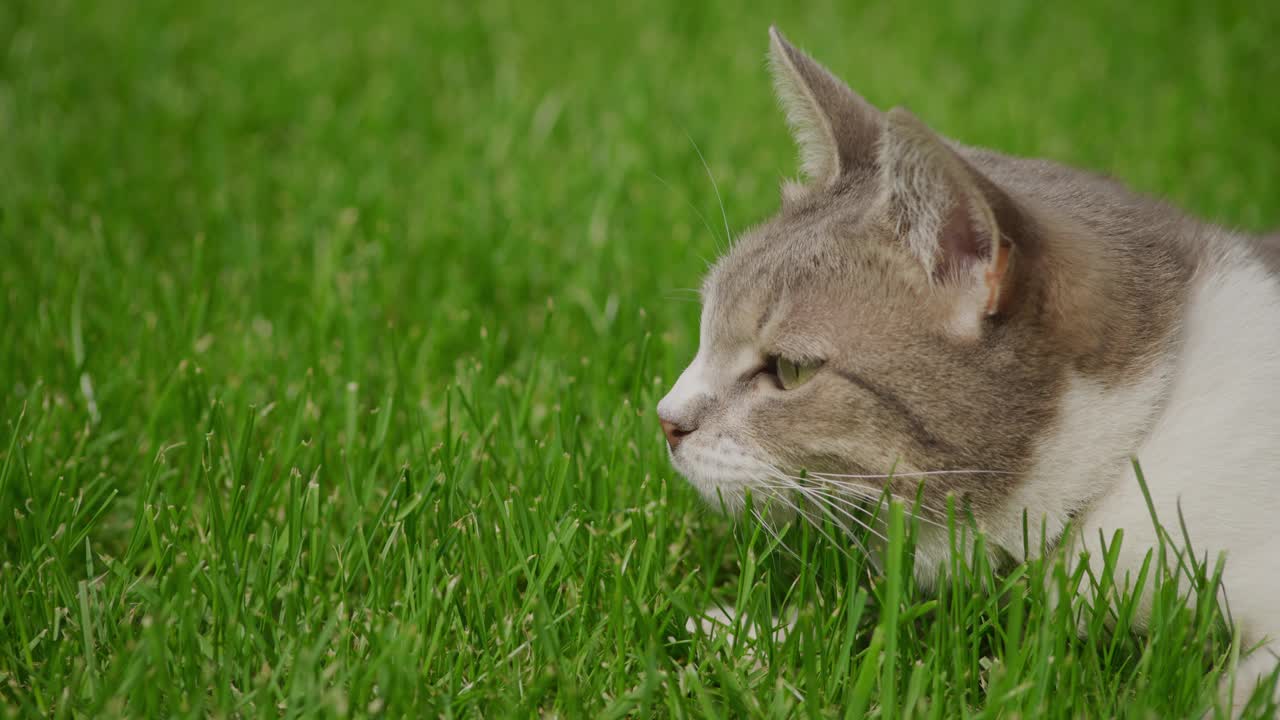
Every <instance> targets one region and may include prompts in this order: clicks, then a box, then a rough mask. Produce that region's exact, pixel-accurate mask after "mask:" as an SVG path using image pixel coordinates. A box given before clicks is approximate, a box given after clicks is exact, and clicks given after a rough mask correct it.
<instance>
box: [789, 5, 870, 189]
mask: <svg viewBox="0 0 1280 720" xmlns="http://www.w3.org/2000/svg"><path fill="white" fill-rule="evenodd" d="M769 65H770V67H771V68H772V70H773V81H774V86H775V88H776V90H777V93H778V99H779V100H780V101H781V103H782V107H783V109H784V110H785V111H786V113H787V122H788V124H790V125H791V130H792V133H793V135H794V136H795V139H796V144H797V145H799V146H800V165H801V168H802V169H803V171H804V174H805V175H807V176H809V178H810V179H812V180H814V181H815V182H818V183H823V184H825V183H829V182H831V181H832V180H834V179H835V178H837V177H839V176H840V175H842V174H844V173H846V172H848V171H849V170H851V169H853V168H855V167H859V166H862V167H871V166H873V165H874V164H875V161H876V143H877V141H878V139H879V138H880V134H881V132H882V131H883V127H884V114H883V113H881V112H880V111H879V110H878V109H876V108H875V106H873V105H871V103H868V102H867V101H866V100H864V99H862V97H861V96H859V95H858V94H857V93H855V92H854V91H853V90H850V89H849V86H848V85H845V84H844V83H843V82H841V81H840V80H839V79H838V78H836V77H835V76H834V75H832V74H831V73H830V72H829V71H828V70H827V69H826V68H824V67H822V66H821V65H819V64H818V63H817V62H816V61H815V60H814V59H813V58H811V57H809V56H808V55H805V54H804V53H803V52H801V51H800V50H797V49H796V48H795V47H794V46H792V45H791V43H788V42H787V39H786V38H784V37H783V36H782V33H781V32H779V31H778V28H776V27H770V28H769Z"/></svg>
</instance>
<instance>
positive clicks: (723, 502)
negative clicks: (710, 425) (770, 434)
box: [669, 436, 795, 522]
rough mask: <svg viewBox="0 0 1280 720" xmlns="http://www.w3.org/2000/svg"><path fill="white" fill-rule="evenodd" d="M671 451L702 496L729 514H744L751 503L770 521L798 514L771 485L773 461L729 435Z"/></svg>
mask: <svg viewBox="0 0 1280 720" xmlns="http://www.w3.org/2000/svg"><path fill="white" fill-rule="evenodd" d="M669 453H670V456H671V464H672V465H673V466H675V468H676V470H677V471H679V472H680V474H681V475H683V476H684V478H685V480H687V481H688V482H689V484H690V485H692V486H693V487H694V489H695V490H697V491H698V494H699V495H701V496H702V499H703V500H704V501H705V502H706V503H707V504H708V505H710V506H711V507H713V508H715V509H718V510H720V511H721V512H723V513H725V514H726V515H741V514H743V513H744V512H746V510H747V508H748V504H750V508H751V510H752V512H753V513H757V514H759V515H760V516H762V517H763V518H765V519H768V520H769V521H771V522H783V521H786V520H788V519H790V518H791V517H792V516H793V515H794V514H795V510H794V508H793V507H790V506H789V502H788V501H786V500H784V499H783V498H782V497H780V496H779V495H778V494H777V492H776V491H774V490H771V488H770V486H771V485H772V484H774V483H773V482H772V478H773V476H774V475H775V474H776V471H775V470H773V467H774V466H773V464H771V463H770V462H768V461H766V460H762V459H760V458H758V457H756V454H755V453H753V452H751V451H750V450H748V449H747V448H746V447H745V446H743V445H742V444H740V443H738V442H736V441H734V440H732V439H730V438H727V437H723V436H722V437H719V438H716V439H715V440H713V441H710V442H705V443H704V442H699V443H698V444H689V443H686V444H685V445H682V446H681V447H680V448H679V449H677V450H669Z"/></svg>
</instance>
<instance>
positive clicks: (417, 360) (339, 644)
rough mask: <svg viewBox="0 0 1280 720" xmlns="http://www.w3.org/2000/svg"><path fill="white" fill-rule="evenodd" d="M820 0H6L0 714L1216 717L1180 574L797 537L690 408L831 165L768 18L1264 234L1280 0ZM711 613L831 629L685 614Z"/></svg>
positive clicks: (837, 63)
mask: <svg viewBox="0 0 1280 720" xmlns="http://www.w3.org/2000/svg"><path fill="white" fill-rule="evenodd" d="M791 5H792V4H787V5H786V6H779V7H776V8H764V7H754V8H741V7H739V6H738V4H737V3H729V2H722V1H719V0H713V2H708V3H686V2H678V1H677V0H659V1H657V2H648V3H635V4H631V5H627V6H624V7H620V8H617V9H616V10H610V11H608V12H606V11H604V10H602V9H591V8H590V7H589V6H588V5H584V4H582V3H572V2H563V3H558V2H534V3H526V2H516V1H515V0H476V1H475V2H465V3H464V2H450V1H448V0H446V1H444V2H406V1H403V0H388V1H387V2H379V3H367V4H358V3H336V2H335V3H318V4H317V3H314V2H301V1H298V2H279V3H253V2H247V1H237V2H222V1H220V0H190V1H189V2H183V3H170V2H160V1H159V0H138V1H136V2H132V3H126V2H119V1H117V0H106V1H103V2H79V3H77V2H71V1H70V0H8V1H7V2H4V3H0V518H3V520H0V522H2V523H3V525H0V552H2V553H3V554H2V555H0V713H2V712H4V711H5V710H7V711H8V713H9V714H10V715H13V716H57V717H67V716H82V717H95V716H122V715H127V716H131V717H144V716H170V715H173V716H230V715H235V716H275V715H283V716H291V717H299V716H306V717H311V716H321V715H345V714H355V715H364V714H369V715H374V714H379V713H383V714H388V715H393V716H400V715H413V716H433V715H445V716H465V715H475V714H483V715H485V716H489V717H509V716H527V715H534V714H537V713H545V714H551V715H560V716H565V717H583V716H591V717H621V716H626V715H634V716H649V715H661V716H668V715H669V716H676V717H684V716H734V717H741V716H747V715H751V716H770V717H772V716H797V715H799V716H809V715H813V716H822V715H828V716H841V715H843V714H845V713H848V714H849V715H852V716H858V715H860V714H862V713H863V712H867V713H870V714H871V715H872V716H878V717H889V718H897V717H934V718H942V717H948V718H949V717H959V716H971V717H1017V716H1021V717H1081V716H1091V717H1104V716H1111V715H1118V716H1124V717H1159V718H1165V717H1179V716H1189V715H1192V716H1193V715H1195V714H1197V713H1199V712H1201V711H1203V710H1204V709H1206V708H1208V707H1209V706H1210V704H1211V703H1212V701H1213V695H1214V692H1213V691H1214V688H1215V686H1216V683H1217V677H1218V675H1219V674H1221V673H1222V672H1225V671H1226V670H1225V669H1227V668H1229V667H1230V666H1231V664H1232V663H1233V662H1235V660H1236V657H1237V656H1238V655H1239V654H1240V653H1242V652H1247V650H1248V649H1247V648H1240V647H1238V646H1236V645H1232V644H1231V642H1230V638H1229V635H1228V634H1227V633H1225V632H1224V631H1223V630H1222V629H1221V625H1222V624H1221V622H1220V618H1218V616H1217V615H1216V614H1215V612H1214V611H1213V609H1212V607H1211V604H1210V603H1201V604H1199V605H1198V606H1196V607H1191V608H1188V607H1187V606H1186V604H1185V603H1183V602H1181V601H1180V600H1179V599H1178V597H1177V592H1176V588H1175V586H1174V584H1173V583H1167V582H1163V580H1162V578H1163V577H1164V574H1163V573H1161V572H1157V568H1158V563H1156V564H1154V565H1153V568H1152V570H1151V571H1150V572H1149V573H1148V574H1147V575H1146V576H1145V577H1144V578H1143V581H1144V582H1145V583H1147V584H1148V586H1150V585H1152V584H1155V585H1156V588H1157V589H1156V591H1155V597H1156V603H1155V610H1154V614H1153V619H1152V630H1151V632H1150V633H1149V634H1147V635H1144V636H1139V635H1137V634H1135V633H1134V632H1132V631H1131V629H1130V623H1131V621H1132V618H1133V608H1132V604H1131V603H1128V602H1127V601H1124V600H1121V601H1120V603H1119V608H1118V609H1116V610H1108V609H1106V607H1099V608H1094V607H1091V606H1090V605H1089V603H1087V602H1086V600H1084V599H1082V598H1083V596H1076V595H1075V594H1074V593H1073V592H1072V588H1074V587H1078V586H1082V585H1087V584H1088V583H1090V582H1102V583H1104V584H1105V583H1107V582H1109V581H1110V580H1112V579H1109V578H1105V577H1104V578H1094V579H1090V578H1084V577H1080V576H1079V575H1078V574H1072V573H1068V572H1067V571H1065V570H1063V569H1062V568H1060V567H1059V568H1055V567H1053V566H1051V565H1045V566H1042V565H1040V564H1038V563H1036V564H1032V565H1029V566H1025V567H1021V568H1017V569H1014V570H1013V571H1011V572H1007V573H999V574H997V573H995V572H993V571H992V569H991V568H990V567H988V566H987V565H986V564H985V563H984V562H976V563H963V562H959V561H956V562H955V567H954V568H953V574H954V576H955V577H954V578H953V579H952V580H951V581H949V582H948V583H946V584H944V585H943V586H942V587H941V588H940V590H939V591H938V592H937V593H936V594H930V593H925V592H922V591H921V590H920V589H918V588H916V587H915V586H914V584H913V583H912V582H910V580H909V579H908V578H909V576H910V575H909V574H910V558H909V557H908V556H906V554H905V553H906V549H905V548H906V547H907V546H908V545H909V541H910V538H909V535H910V533H909V532H907V530H909V527H908V528H905V529H904V531H903V532H900V533H896V534H895V535H894V542H895V546H894V549H893V551H891V552H890V553H889V554H888V557H887V562H886V565H885V572H883V573H879V572H876V571H874V569H872V568H870V567H869V566H867V565H866V564H865V563H864V562H863V561H862V560H861V559H860V558H859V557H858V556H857V555H856V554H855V553H849V552H848V549H847V548H846V547H845V546H844V545H843V544H837V543H833V542H831V541H829V540H828V539H826V538H824V537H823V536H822V534H820V533H818V532H816V531H813V530H811V529H805V528H793V529H791V530H790V531H789V532H788V533H787V534H786V536H785V537H784V540H785V541H786V543H787V545H788V547H789V548H790V550H791V552H794V553H795V554H796V555H799V556H800V558H801V560H797V558H796V557H794V556H793V555H791V554H790V553H789V552H787V551H785V550H783V549H782V548H780V547H777V546H776V543H774V542H770V538H769V536H768V535H767V534H766V533H763V532H762V531H761V530H760V529H759V528H758V527H755V526H752V525H750V524H740V525H735V524H734V523H733V522H732V521H730V520H727V519H724V518H721V517H719V516H718V515H716V514H715V513H712V512H709V511H708V510H706V509H705V508H704V507H703V506H702V505H701V504H700V502H699V501H698V500H697V498H696V497H695V495H694V493H693V492H692V491H691V490H690V489H689V488H687V487H686V486H685V484H684V482H683V481H682V480H681V479H680V478H679V477H677V476H675V474H674V473H673V471H672V470H671V468H670V466H669V464H668V462H667V459H666V455H665V451H664V448H663V445H662V442H661V436H660V433H659V430H658V428H657V424H656V422H655V419H654V416H653V407H654V404H655V403H656V401H657V399H658V398H660V397H661V395H662V393H663V392H664V390H665V388H666V387H667V385H668V384H669V383H670V382H671V381H672V380H673V379H674V378H675V376H676V374H677V373H678V372H679V370H680V368H681V367H682V365H683V363H684V362H686V361H687V360H688V359H689V358H690V357H691V355H692V352H693V350H694V347H695V344H696V338H697V331H696V322H697V305H696V303H693V302H690V300H691V299H692V295H691V294H690V293H688V292H686V290H685V289H687V288H691V287H696V284H697V282H698V279H699V276H700V274H701V273H702V272H703V270H704V268H705V264H704V259H708V258H711V257H713V256H714V255H715V254H716V252H717V247H718V246H723V244H724V241H725V238H724V234H725V232H726V231H725V228H724V226H725V225H726V224H727V225H728V226H729V229H730V230H731V231H734V232H737V231H740V230H741V229H743V228H745V227H747V226H748V225H749V224H750V223H752V222H756V221H758V220H760V219H762V218H764V217H766V216H768V215H769V214H770V213H771V212H772V211H773V210H774V209H775V208H776V206H777V204H778V200H777V182H778V179H779V178H781V177H783V176H790V175H793V174H794V172H795V164H794V152H793V149H792V147H791V144H790V141H789V139H788V137H787V135H786V130H785V126H784V124H783V120H782V118H781V115H780V113H778V112H777V111H776V109H775V107H774V101H773V99H772V97H771V94H770V83H769V79H768V77H767V74H766V71H765V65H764V51H765V47H766V36H765V29H766V28H767V26H768V24H769V23H770V22H778V23H780V25H781V26H782V27H783V28H784V29H785V30H786V31H787V32H788V33H789V35H790V36H791V37H792V39H794V40H796V41H797V42H798V43H800V44H801V45H802V46H805V47H808V48H810V49H811V50H813V51H815V53H816V54H817V55H818V56H819V57H820V58H821V59H822V60H823V61H825V62H827V63H828V64H829V65H830V66H832V67H833V68H835V69H836V70H837V71H838V72H840V73H841V74H842V75H844V76H845V77H846V78H847V79H848V80H849V81H850V82H851V83H852V84H853V85H854V86H855V87H857V88H859V89H860V90H862V91H863V92H864V93H865V94H866V95H867V96H868V97H869V98H870V99H871V100H872V101H874V102H876V103H879V104H881V105H882V106H885V107H888V106H891V105H895V104H904V105H907V106H909V107H911V108H912V109H913V110H915V111H916V113H917V114H919V115H920V116H921V117H923V118H925V119H926V120H927V121H928V122H930V123H932V124H933V125H934V126H935V127H937V128H938V129H940V130H941V131H943V132H946V133H949V134H952V135H954V136H956V137H958V138H961V139H963V140H965V141H968V142H971V143H976V144H984V145H989V146H993V147H997V148H1000V149H1004V150H1007V151H1010V152H1015V153H1020V154H1036V155H1044V156H1049V157H1054V158H1057V159H1061V160H1064V161H1067V162H1071V163H1074V164H1077V165H1083V166H1088V167H1093V168H1097V169H1101V170H1104V171H1108V172H1112V173H1115V174H1117V175H1119V176H1121V177H1124V178H1126V179H1128V180H1130V181H1131V182H1132V183H1134V184H1135V185H1136V186H1138V187H1140V188H1143V189H1146V190H1149V191H1152V192H1156V193H1160V194H1163V195H1166V196H1168V197H1170V198H1172V199H1173V200H1175V201H1177V202H1179V203H1181V204H1183V205H1185V206H1187V207H1189V208H1191V209H1192V210H1194V211H1196V212H1198V213H1201V214H1203V215H1205V216H1208V217H1211V218H1214V219H1216V220H1219V221H1221V222H1223V223H1227V224H1231V225H1235V226H1240V227H1246V228H1253V229H1260V228H1264V227H1269V226H1274V225H1280V205H1277V204H1276V202H1275V199H1276V198H1277V197H1280V147H1278V146H1277V143H1276V138H1277V137H1280V103H1277V102H1275V98H1274V95H1275V93H1274V89H1273V88H1274V87H1275V86H1276V85H1277V82H1278V81H1280V54H1277V53H1276V52H1275V42H1274V39H1275V37H1276V36H1277V34H1280V13H1277V11H1276V9H1275V5H1274V3H1269V2H1263V1H1262V0H1258V2H1255V3H1253V4H1251V5H1245V4H1239V5H1237V4H1231V3H1201V2H1183V1H1178V2H1172V3H1167V4H1165V5H1163V6H1161V7H1160V8H1159V9H1158V10H1157V9H1156V8H1154V7H1153V8H1148V9H1139V8H1137V7H1132V6H1130V5H1127V4H1124V3H1112V2H1104V1H1103V0H1085V1H1084V2H1079V3H1072V4H1071V5H1070V9H1055V10H1052V11H1049V10H1042V9H1041V5H1042V4H1041V3H1032V2H1011V3H1007V4H1003V5H1002V6H1001V7H1000V8H998V9H996V8H993V7H992V6H991V4H989V3H978V2H970V3H950V4H947V7H943V6H941V5H939V6H937V7H935V6H934V5H933V4H932V3H928V2H924V0H904V1H902V2H895V3H892V4H891V5H890V4H888V3H885V4H879V5H877V4H872V3H857V4H854V5H846V4H833V3H819V4H816V5H811V6H809V7H808V8H806V9H804V10H803V11H802V10H799V9H797V8H794V7H792V6H791ZM1045 7H1046V8H1047V7H1048V6H1045ZM699 150H700V151H701V154H702V155H704V156H705V158H706V161H707V163H708V165H709V170H710V172H711V174H712V175H714V177H715V179H716V181H717V182H718V184H719V190H720V192H721V193H722V194H723V198H724V208H725V211H726V214H727V220H722V219H721V215H720V206H719V204H718V202H717V198H716V193H715V191H714V190H713V187H712V185H711V182H710V181H709V179H708V177H707V174H706V171H704V168H703V165H702V161H701V159H700V158H699V152H698V151H699ZM704 218H705V219H704ZM899 522H900V519H899ZM1176 535H1177V534H1176V533H1175V536H1176ZM1153 562H1154V561H1153ZM1116 582H1117V583H1120V584H1123V579H1116ZM1202 584H1203V583H1202ZM1184 587H1186V585H1185V584H1184ZM1055 594H1058V595H1060V596H1062V597H1066V598H1069V599H1068V600H1065V601H1063V602H1058V603H1054V602H1051V601H1050V598H1052V597H1053V596H1054V595H1055ZM1121 594H1123V593H1121ZM714 602H721V603H733V604H735V605H737V606H738V607H739V608H740V609H742V610H744V611H745V612H746V613H747V614H748V616H749V617H751V618H752V619H753V620H754V621H763V620H765V619H767V618H768V617H770V616H772V615H780V616H788V615H791V614H795V615H796V617H797V627H796V629H795V630H794V631H793V632H791V633H790V634H789V635H788V636H787V637H786V638H785V639H775V638H772V637H770V636H768V634H767V633H763V635H764V636H763V637H762V639H761V640H759V641H758V642H756V643H755V644H754V645H752V644H751V643H748V642H747V641H746V640H736V641H733V642H729V641H728V640H727V638H726V637H725V636H724V635H722V634H711V635H708V634H705V633H696V632H695V633H690V632H688V631H686V630H685V626H686V621H687V620H688V618H689V616H690V615H691V614H694V613H697V612H698V611H699V610H701V609H702V608H705V607H707V606H708V605H710V604H712V603H714ZM1077 627H1081V628H1083V629H1084V630H1085V632H1084V633H1083V635H1081V634H1078V633H1077V632H1076V628H1077ZM1112 628H1114V629H1112ZM740 630H741V629H740ZM762 630H763V628H762ZM738 635H739V637H741V636H742V633H741V632H739V633H738Z"/></svg>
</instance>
